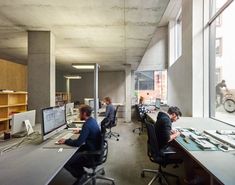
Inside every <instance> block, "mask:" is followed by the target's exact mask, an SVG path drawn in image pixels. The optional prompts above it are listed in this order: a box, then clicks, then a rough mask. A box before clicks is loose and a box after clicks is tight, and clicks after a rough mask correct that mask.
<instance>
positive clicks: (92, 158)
mask: <svg viewBox="0 0 235 185" xmlns="http://www.w3.org/2000/svg"><path fill="white" fill-rule="evenodd" d="M101 133H102V134H101V142H100V149H99V150H97V151H94V152H87V151H85V152H81V155H86V156H88V157H89V163H88V164H87V165H86V166H85V167H86V168H88V169H91V172H87V178H86V180H85V182H83V183H82V185H86V184H89V183H90V182H91V183H92V185H96V180H97V179H101V180H106V181H109V182H111V183H112V185H115V181H114V179H112V178H109V177H105V176H104V175H105V171H104V167H101V168H100V169H98V167H99V166H100V165H102V164H104V163H105V162H106V160H107V157H108V142H107V141H106V140H105V133H106V128H105V127H104V125H101ZM75 184H76V183H75Z"/></svg>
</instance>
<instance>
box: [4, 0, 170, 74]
mask: <svg viewBox="0 0 235 185" xmlns="http://www.w3.org/2000/svg"><path fill="white" fill-rule="evenodd" d="M168 2H169V0H33V1H32V0H10V1H9V0H0V57H1V58H3V59H8V60H12V61H14V62H18V63H22V64H27V30H51V31H52V32H53V33H54V35H55V38H56V52H55V53H56V64H57V67H58V69H60V70H62V69H63V70H66V71H70V72H72V70H73V69H72V67H71V64H72V63H98V64H100V66H101V70H123V69H124V68H125V65H124V64H131V65H132V69H136V68H137V67H138V65H139V62H140V61H141V59H142V57H143V55H144V53H145V50H146V48H147V46H148V44H149V42H150V40H151V39H152V37H153V35H154V33H155V30H156V28H157V26H158V23H159V21H160V20H161V17H162V15H163V13H164V11H165V9H166V7H167V4H168Z"/></svg>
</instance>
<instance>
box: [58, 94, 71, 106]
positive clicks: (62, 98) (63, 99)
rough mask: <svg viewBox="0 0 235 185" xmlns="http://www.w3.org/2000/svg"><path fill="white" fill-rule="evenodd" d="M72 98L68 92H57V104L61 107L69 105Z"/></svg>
mask: <svg viewBox="0 0 235 185" xmlns="http://www.w3.org/2000/svg"><path fill="white" fill-rule="evenodd" d="M70 97H71V94H70V93H69V94H68V93H67V92H56V97H55V101H56V102H55V104H56V105H60V106H61V105H64V104H66V103H69V102H70Z"/></svg>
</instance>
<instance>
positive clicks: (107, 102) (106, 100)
mask: <svg viewBox="0 0 235 185" xmlns="http://www.w3.org/2000/svg"><path fill="white" fill-rule="evenodd" d="M104 102H105V104H106V105H109V104H111V103H112V100H111V98H110V97H108V96H107V97H105V98H104Z"/></svg>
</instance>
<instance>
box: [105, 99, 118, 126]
mask: <svg viewBox="0 0 235 185" xmlns="http://www.w3.org/2000/svg"><path fill="white" fill-rule="evenodd" d="M104 102H105V104H106V111H105V119H106V121H107V122H108V123H112V122H113V121H115V120H114V119H115V118H114V116H115V115H114V114H115V108H114V106H113V104H112V100H111V98H110V97H105V98H104Z"/></svg>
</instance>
